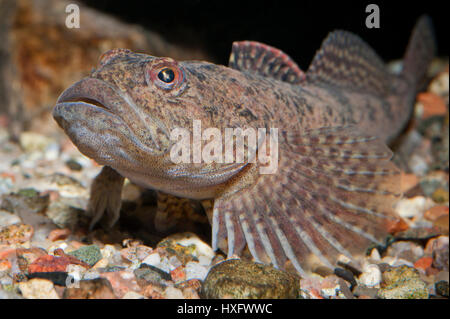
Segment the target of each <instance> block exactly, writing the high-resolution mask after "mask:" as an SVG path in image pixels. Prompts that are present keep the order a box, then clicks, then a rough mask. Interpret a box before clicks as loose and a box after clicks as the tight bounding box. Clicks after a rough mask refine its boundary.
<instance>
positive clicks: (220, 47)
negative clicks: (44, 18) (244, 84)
mask: <svg viewBox="0 0 450 319" xmlns="http://www.w3.org/2000/svg"><path fill="white" fill-rule="evenodd" d="M82 2H84V3H85V4H88V5H89V6H91V7H94V8H96V9H99V10H101V11H104V12H107V13H110V14H112V15H114V16H116V17H119V18H120V19H121V20H124V21H127V22H130V23H135V24H140V25H143V26H145V27H146V28H148V29H151V30H154V31H156V32H158V33H159V34H161V35H162V36H163V37H164V38H166V39H167V40H169V41H172V42H176V43H183V44H187V45H192V46H198V47H201V48H204V49H205V50H206V51H207V52H209V53H210V54H211V55H212V56H213V57H214V58H215V60H216V62H218V63H221V64H227V62H228V55H229V53H230V49H231V43H232V42H233V41H236V40H256V41H260V42H264V43H267V44H269V45H271V46H274V47H277V48H279V49H281V50H283V51H284V52H286V53H287V54H289V55H290V56H291V57H292V58H293V59H294V60H295V61H297V62H298V64H299V66H300V67H301V68H302V69H307V66H308V65H309V63H310V61H311V59H312V57H313V55H314V53H315V51H316V50H317V49H318V48H319V46H320V44H321V42H322V40H323V39H324V38H325V36H326V35H327V33H328V32H329V31H332V30H334V29H345V30H348V31H352V32H354V33H356V34H358V35H360V36H361V37H362V38H363V39H364V40H366V41H367V42H368V43H369V44H370V45H371V46H372V47H373V48H375V50H376V51H377V52H378V53H379V54H380V55H381V57H382V58H383V59H384V60H392V59H397V58H400V57H402V56H403V53H404V50H405V47H406V44H407V42H408V39H409V35H410V33H411V30H412V28H413V26H414V24H415V22H416V20H417V18H418V17H419V16H420V15H422V14H424V13H426V14H428V15H430V16H431V18H432V19H433V22H434V25H435V30H436V37H437V40H438V47H439V54H440V55H444V56H448V41H447V37H448V35H447V26H448V24H447V21H448V20H447V19H448V10H447V8H446V7H445V6H444V4H445V1H442V0H441V1H434V0H422V1H397V0H395V1H393V0H391V1H378V0H372V1H364V0H359V1H356V0H355V1H350V0H346V1H328V0H327V1H325V0H297V1H275V0H272V1H244V0H241V1H217V0H189V1H174V0H172V1H167V0H159V1H132V0H118V1H116V0H84V1H82ZM370 3H375V4H377V5H378V6H379V7H380V17H381V18H380V24H381V28H380V29H367V28H366V27H365V19H366V17H367V15H368V13H366V12H365V8H366V6H367V5H368V4H370Z"/></svg>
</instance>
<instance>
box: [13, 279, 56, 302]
mask: <svg viewBox="0 0 450 319" xmlns="http://www.w3.org/2000/svg"><path fill="white" fill-rule="evenodd" d="M19 290H20V292H21V293H22V296H23V297H24V298H27V299H59V296H58V294H57V293H56V290H55V287H54V286H53V283H52V282H51V281H50V280H46V279H39V278H35V279H30V280H28V281H26V282H20V283H19Z"/></svg>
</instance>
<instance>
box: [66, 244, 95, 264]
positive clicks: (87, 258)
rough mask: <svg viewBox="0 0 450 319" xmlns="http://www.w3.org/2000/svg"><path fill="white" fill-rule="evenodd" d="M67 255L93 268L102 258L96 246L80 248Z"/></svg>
mask: <svg viewBox="0 0 450 319" xmlns="http://www.w3.org/2000/svg"><path fill="white" fill-rule="evenodd" d="M68 255H72V256H74V257H76V258H78V259H79V260H81V261H84V262H85V263H86V264H88V265H89V266H94V265H95V264H96V263H97V262H98V261H99V260H100V259H101V258H102V253H101V252H100V248H98V246H97V245H89V246H83V247H80V248H79V249H77V250H74V251H71V252H70V253H68Z"/></svg>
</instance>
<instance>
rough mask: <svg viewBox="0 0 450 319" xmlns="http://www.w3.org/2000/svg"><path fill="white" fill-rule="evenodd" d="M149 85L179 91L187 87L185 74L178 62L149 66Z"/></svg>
mask: <svg viewBox="0 0 450 319" xmlns="http://www.w3.org/2000/svg"><path fill="white" fill-rule="evenodd" d="M146 81H147V83H148V84H152V85H156V86H157V87H158V88H160V89H163V90H179V89H180V88H182V87H184V86H185V84H186V83H185V73H184V70H183V68H181V67H179V66H178V65H177V63H176V62H171V61H163V62H162V63H159V64H156V65H151V64H150V65H148V66H147V71H146Z"/></svg>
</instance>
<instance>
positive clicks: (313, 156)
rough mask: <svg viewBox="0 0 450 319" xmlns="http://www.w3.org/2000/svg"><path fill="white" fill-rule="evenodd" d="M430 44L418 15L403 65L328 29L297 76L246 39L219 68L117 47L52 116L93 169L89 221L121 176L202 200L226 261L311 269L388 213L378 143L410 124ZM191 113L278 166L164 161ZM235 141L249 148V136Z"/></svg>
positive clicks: (392, 174) (114, 215) (327, 262)
mask: <svg viewBox="0 0 450 319" xmlns="http://www.w3.org/2000/svg"><path fill="white" fill-rule="evenodd" d="M435 50H436V48H435V40H434V33H433V27H432V22H431V19H430V18H429V17H427V16H422V17H420V18H419V20H418V22H417V23H416V25H415V27H414V28H413V31H412V34H411V37H410V40H409V43H408V46H407V48H406V53H405V55H404V57H403V68H402V70H401V72H399V73H393V72H390V71H389V70H388V68H387V67H386V65H385V63H384V62H383V61H382V59H381V58H380V57H379V56H378V55H377V54H376V52H375V51H374V50H373V49H372V48H371V47H370V46H369V45H368V44H367V43H366V42H365V41H363V40H362V39H361V38H360V37H359V36H357V35H355V34H353V33H350V32H347V31H343V30H336V31H333V32H331V33H329V35H328V36H327V37H326V38H325V40H324V41H323V43H322V45H321V47H320V48H319V50H318V51H317V53H316V55H315V56H314V58H313V60H312V62H311V64H310V66H309V68H308V70H307V71H306V72H305V71H302V70H301V69H300V68H299V67H298V66H297V64H296V63H295V62H294V61H293V60H292V59H291V58H290V57H289V56H288V55H287V54H285V53H284V52H282V51H281V50H279V49H276V48H273V47H271V46H269V45H267V44H263V43H259V42H255V41H238V42H234V43H233V44H232V52H231V56H230V60H229V64H228V66H224V65H218V64H214V63H209V62H205V61H176V60H174V59H172V58H170V57H154V56H151V55H147V54H143V53H135V52H132V51H130V50H127V49H113V50H110V51H108V52H106V53H104V54H103V55H102V56H101V57H100V60H99V63H98V66H97V68H96V69H94V70H93V71H92V73H91V74H90V75H89V76H88V77H86V78H84V79H81V80H80V81H79V82H77V83H75V84H73V85H72V86H70V87H69V88H67V89H66V90H65V91H64V92H63V93H62V94H61V95H60V97H59V98H58V100H57V103H56V105H55V107H54V109H53V117H54V119H55V120H56V122H57V123H58V125H59V126H60V127H61V128H62V129H63V130H64V132H65V133H66V134H67V135H68V136H69V138H70V140H71V141H72V142H73V143H74V144H75V145H76V147H77V148H78V149H79V150H80V152H81V153H83V154H84V155H86V156H87V157H89V158H91V159H93V160H95V161H96V162H97V163H98V164H100V165H103V168H102V170H101V172H100V174H99V175H98V176H97V177H96V178H95V179H94V181H93V183H92V186H91V195H90V199H89V205H88V210H89V211H90V212H91V213H92V214H93V218H92V221H91V227H93V225H95V224H96V223H97V222H98V221H99V220H100V218H102V217H104V216H106V217H107V218H109V219H110V225H109V226H112V225H114V224H115V223H116V222H117V220H118V218H119V216H120V207H121V203H120V194H121V190H122V185H123V182H124V179H125V178H128V179H129V180H131V181H132V182H134V183H136V184H138V185H141V186H143V187H146V188H150V189H154V190H156V191H158V192H161V193H165V194H169V195H171V196H176V197H181V198H186V199H189V200H198V201H208V200H210V201H212V205H211V207H209V208H208V209H207V215H208V217H209V219H210V222H211V224H212V227H211V229H212V248H213V249H214V250H215V251H217V250H219V249H220V250H222V251H224V252H225V253H226V254H227V257H228V258H232V257H233V256H241V255H242V254H243V252H244V250H246V249H247V250H248V251H249V252H250V253H251V256H252V258H253V260H254V261H255V262H260V263H266V264H271V265H272V266H274V267H275V268H279V269H294V271H295V272H297V273H298V274H300V275H301V276H307V275H308V274H309V273H310V272H311V271H312V269H314V268H315V267H318V266H325V267H328V268H331V269H334V268H335V267H336V265H337V261H338V260H339V259H340V258H342V257H346V258H349V259H350V260H353V259H354V258H356V256H359V255H361V254H364V253H365V250H366V249H367V247H369V246H370V245H371V244H374V243H375V244H378V245H383V240H384V239H385V238H386V236H387V235H388V232H389V225H392V223H395V222H398V220H399V217H398V216H397V215H396V213H395V210H394V205H395V202H396V201H397V200H398V199H399V198H400V197H401V196H402V194H401V190H400V186H401V175H400V171H399V169H398V168H397V167H396V166H395V165H394V164H393V162H392V156H393V153H392V151H391V150H390V149H389V147H388V144H389V143H390V142H391V141H392V140H393V139H395V138H396V137H397V136H398V135H399V134H400V133H401V132H402V130H403V129H404V128H405V126H406V125H407V123H408V121H409V119H410V116H411V114H412V111H413V105H414V100H415V96H416V93H417V91H418V90H419V89H420V86H421V83H422V82H423V79H424V77H425V74H426V71H427V68H428V66H429V64H430V62H431V60H432V58H433V56H434V54H435ZM194 121H199V123H201V127H202V128H217V129H218V130H219V132H223V131H224V130H225V129H226V128H241V129H242V130H246V129H249V128H250V129H255V130H256V129H261V128H263V129H266V130H267V131H265V132H266V133H263V134H262V138H261V140H258V144H257V146H256V148H257V149H258V150H259V149H261V148H262V147H263V146H267V148H266V150H268V153H269V154H275V153H276V154H277V157H276V158H275V160H274V161H275V162H276V163H275V164H276V168H277V169H276V170H275V172H273V173H270V174H264V173H262V172H261V168H262V167H264V163H262V162H261V160H260V157H259V155H254V156H253V157H251V156H250V155H249V156H247V157H245V159H244V161H242V162H238V161H234V162H224V161H219V160H217V161H212V162H206V161H200V162H195V163H194V162H192V161H187V162H174V161H173V158H172V156H171V151H172V150H173V148H174V147H175V145H177V143H179V141H174V139H173V136H171V132H173V131H174V130H175V129H183V130H185V131H187V132H190V133H192V131H193V125H194ZM272 128H276V129H277V134H276V139H275V140H276V141H277V144H276V147H273V146H272V147H271V146H270V144H269V141H271V137H270V136H269V133H268V132H269V130H270V129H272ZM190 139H191V138H189V139H187V141H188V142H189V141H190ZM200 143H205V141H200ZM178 145H179V144H178ZM244 147H245V148H246V149H247V150H250V149H251V148H252V145H251V143H250V142H249V141H248V140H245V141H244ZM253 150H256V149H255V148H253ZM250 153H251V152H250ZM250 153H248V154H250ZM252 154H253V153H252ZM258 154H259V153H258ZM172 155H173V154H172Z"/></svg>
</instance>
